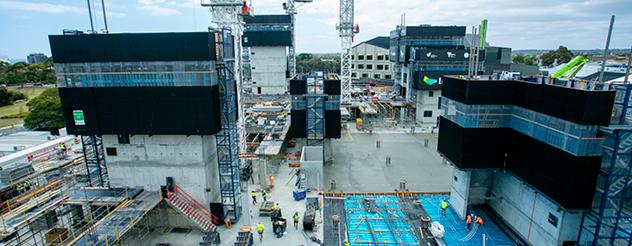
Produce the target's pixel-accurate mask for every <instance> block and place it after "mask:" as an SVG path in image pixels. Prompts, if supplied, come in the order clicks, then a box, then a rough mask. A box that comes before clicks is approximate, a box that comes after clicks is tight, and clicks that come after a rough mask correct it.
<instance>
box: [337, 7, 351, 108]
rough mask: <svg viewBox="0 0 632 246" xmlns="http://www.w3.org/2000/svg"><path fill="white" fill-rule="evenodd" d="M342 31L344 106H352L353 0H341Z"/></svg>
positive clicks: (339, 27) (341, 68)
mask: <svg viewBox="0 0 632 246" xmlns="http://www.w3.org/2000/svg"><path fill="white" fill-rule="evenodd" d="M336 28H337V29H338V30H339V31H340V41H341V51H340V82H341V86H342V95H341V98H340V101H341V103H342V104H351V47H352V45H353V36H354V34H355V31H354V20H353V0H340V18H339V23H338V26H337V27H336Z"/></svg>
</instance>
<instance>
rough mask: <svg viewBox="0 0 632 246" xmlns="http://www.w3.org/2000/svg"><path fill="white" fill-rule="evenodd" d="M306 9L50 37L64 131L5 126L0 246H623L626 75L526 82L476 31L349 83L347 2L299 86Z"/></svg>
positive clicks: (287, 6) (232, 3)
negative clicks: (298, 33)
mask: <svg viewBox="0 0 632 246" xmlns="http://www.w3.org/2000/svg"><path fill="white" fill-rule="evenodd" d="M92 1H93V0H88V1H87V2H88V5H90V4H91V2H92ZM311 2H312V1H311V0H288V1H287V2H286V3H283V5H282V6H279V10H278V12H279V13H278V14H274V15H257V14H255V13H253V11H252V9H253V6H252V5H253V3H250V2H247V1H242V0H203V1H201V6H200V8H208V9H209V10H210V12H211V14H210V16H209V17H210V21H209V23H208V24H209V26H210V27H209V28H208V31H207V32H169V30H165V31H164V32H154V33H141V32H138V33H113V32H110V31H109V30H108V27H107V20H106V19H105V12H106V10H105V5H102V6H103V13H104V15H103V16H104V20H103V23H104V24H105V27H104V28H103V29H99V27H95V26H94V24H93V21H92V20H93V18H96V16H93V13H92V12H90V13H89V17H90V23H91V25H92V26H91V29H90V30H88V31H87V32H84V31H73V30H64V31H63V33H51V34H50V35H49V36H48V40H49V43H50V47H51V52H52V58H53V61H54V67H55V73H56V76H57V87H58V90H59V94H60V98H61V104H62V111H63V117H64V119H65V124H66V127H65V128H63V129H60V130H59V132H58V133H56V134H50V133H49V132H38V131H29V130H27V129H18V128H2V129H0V223H1V224H0V245H11V246H13V245H15V246H22V245H25V246H26V245H28V246H44V245H106V246H107V245H156V246H170V245H173V246H175V245H235V246H249V245H297V246H298V245H330V246H349V245H355V246H358V245H424V246H430V245H492V246H497V245H535V246H541V245H542V246H544V245H564V246H566V245H591V246H593V245H632V116H631V114H632V112H631V110H630V109H629V107H630V106H631V105H632V104H631V103H630V98H631V97H632V84H630V83H628V75H629V71H630V63H629V62H628V67H627V71H626V73H625V78H624V80H621V81H613V80H611V79H610V78H608V79H604V71H605V61H604V62H603V65H602V67H601V76H596V78H592V79H581V78H577V77H576V75H577V74H578V73H579V72H580V71H581V69H582V68H583V67H584V65H586V63H587V60H586V59H585V58H583V57H577V58H575V59H573V60H572V61H571V62H569V63H567V64H565V65H560V66H559V67H557V68H556V69H555V70H551V71H547V74H546V75H543V74H538V75H529V76H523V75H524V74H521V73H519V72H516V71H514V70H512V69H511V67H510V65H509V63H510V62H509V63H508V62H507V59H508V58H507V57H510V56H511V49H509V48H503V47H493V46H491V45H490V44H489V43H488V41H487V39H486V36H487V31H488V30H487V25H488V22H487V20H482V21H481V24H480V25H476V26H472V27H466V26H432V25H416V26H407V25H405V24H404V23H403V22H402V25H398V26H394V27H393V30H392V31H391V33H390V36H389V37H388V46H386V43H382V44H381V45H382V46H383V47H382V48H383V49H382V50H379V49H376V51H375V52H384V53H376V54H375V55H370V56H371V57H372V56H376V57H382V58H381V60H380V62H383V63H386V62H389V64H392V68H393V69H392V70H393V76H392V80H391V81H390V82H388V81H386V82H384V81H385V80H380V81H379V83H375V82H373V81H369V82H367V80H366V79H364V80H354V79H352V77H354V76H355V75H354V76H352V64H357V61H358V60H359V57H360V55H359V54H361V53H358V52H357V51H355V52H353V53H352V49H353V47H354V46H353V43H354V36H355V35H356V34H357V33H358V32H359V27H358V25H357V24H356V22H355V20H354V1H353V0H340V5H339V6H337V7H338V8H339V9H338V10H339V20H338V23H337V24H336V26H332V27H331V28H332V29H334V28H335V29H336V30H338V31H339V35H340V43H341V49H340V73H329V72H327V71H311V72H309V73H297V71H296V48H297V47H296V42H295V39H296V38H295V25H296V15H298V14H299V11H300V8H304V7H303V6H305V7H308V6H309V4H310V3H311ZM92 4H93V3H92ZM255 5H256V3H255ZM332 7H334V6H332ZM88 8H89V9H90V8H91V7H90V6H88ZM613 23H614V16H613V17H612V20H611V25H610V32H611V31H612V26H613ZM469 28H471V30H469V31H468V29H469ZM97 30H101V31H97ZM609 41H610V37H608V41H607V42H606V43H607V45H606V52H607V50H608V44H609ZM384 47H388V49H386V48H384ZM352 54H353V55H352ZM362 56H363V58H362V59H365V58H366V59H367V60H368V59H369V58H368V57H369V55H364V54H363V55H362ZM604 57H605V56H604ZM371 59H372V58H371ZM376 59H377V58H376ZM604 59H605V58H604ZM352 61H353V62H352ZM380 64H382V63H380ZM376 66H377V65H376ZM380 66H384V65H380ZM354 67H357V65H354ZM382 68H383V67H382ZM386 70H388V67H387V69H386ZM375 77H376V78H377V77H378V76H375ZM380 77H381V76H380ZM365 78H366V77H365Z"/></svg>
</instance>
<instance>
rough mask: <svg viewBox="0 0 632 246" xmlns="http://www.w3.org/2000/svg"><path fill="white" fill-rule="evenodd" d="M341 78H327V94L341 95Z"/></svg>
mask: <svg viewBox="0 0 632 246" xmlns="http://www.w3.org/2000/svg"><path fill="white" fill-rule="evenodd" d="M340 92H341V89H340V80H325V94H327V95H340Z"/></svg>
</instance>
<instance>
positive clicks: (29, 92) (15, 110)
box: [0, 87, 50, 127]
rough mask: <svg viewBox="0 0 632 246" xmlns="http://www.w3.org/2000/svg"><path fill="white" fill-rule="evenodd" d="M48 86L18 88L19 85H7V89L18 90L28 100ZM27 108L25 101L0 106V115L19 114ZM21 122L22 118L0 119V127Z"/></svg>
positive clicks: (26, 110)
mask: <svg viewBox="0 0 632 246" xmlns="http://www.w3.org/2000/svg"><path fill="white" fill-rule="evenodd" d="M48 88H50V87H28V88H20V87H9V88H8V89H9V90H12V91H19V92H22V93H24V95H26V97H27V98H28V100H31V99H33V98H34V97H36V96H39V95H40V94H42V92H43V91H44V90H46V89H48ZM28 111H29V108H28V107H27V106H26V102H21V103H16V104H13V105H8V106H3V107H0V117H2V116H5V115H12V114H19V113H23V112H28ZM15 124H22V119H0V127H5V126H10V125H15Z"/></svg>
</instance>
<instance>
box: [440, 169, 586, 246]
mask: <svg viewBox="0 0 632 246" xmlns="http://www.w3.org/2000/svg"><path fill="white" fill-rule="evenodd" d="M484 204H488V205H489V206H490V207H491V208H492V209H493V210H494V211H496V213H498V215H500V217H501V218H502V219H503V220H504V221H505V223H506V224H508V225H509V226H510V227H511V228H512V229H513V230H514V231H515V232H517V233H518V234H519V235H520V236H521V237H522V238H524V239H525V240H527V241H528V242H529V243H531V245H562V243H564V242H565V241H575V240H577V235H578V233H579V226H580V222H581V213H580V212H577V211H568V210H565V209H563V208H562V207H560V206H559V205H557V204H556V203H554V202H553V201H552V200H551V199H549V198H548V197H546V196H543V195H542V193H540V192H538V191H537V190H535V189H534V188H532V187H531V186H529V185H528V184H526V183H524V182H523V181H522V180H520V179H518V178H516V177H515V176H514V175H513V174H511V173H510V172H505V171H500V170H491V169H474V170H459V169H457V168H455V169H454V177H453V180H452V189H451V193H450V205H451V206H452V208H453V209H454V210H455V211H456V212H457V213H458V214H459V216H462V217H463V218H464V217H465V214H466V212H467V208H468V206H476V205H484Z"/></svg>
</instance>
